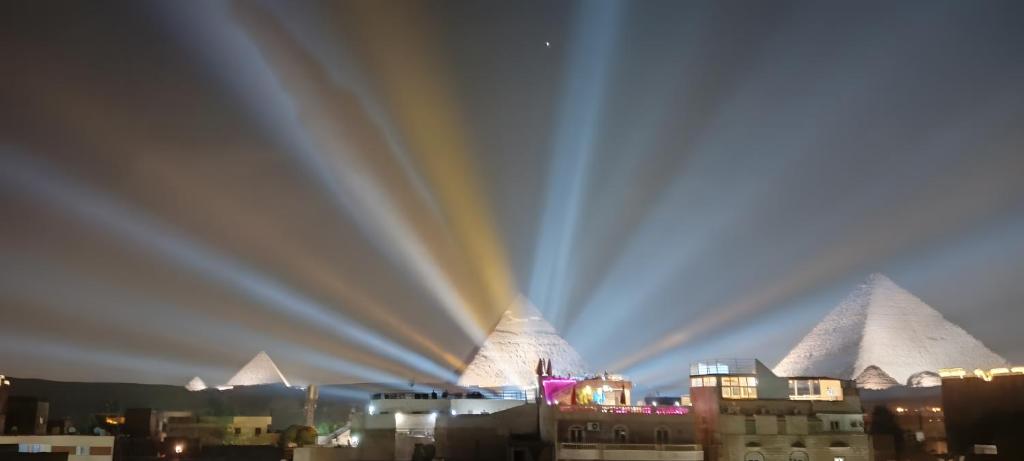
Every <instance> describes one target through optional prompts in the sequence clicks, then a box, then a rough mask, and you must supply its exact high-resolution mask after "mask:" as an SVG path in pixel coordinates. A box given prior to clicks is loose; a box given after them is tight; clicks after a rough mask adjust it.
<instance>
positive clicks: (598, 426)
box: [587, 421, 601, 432]
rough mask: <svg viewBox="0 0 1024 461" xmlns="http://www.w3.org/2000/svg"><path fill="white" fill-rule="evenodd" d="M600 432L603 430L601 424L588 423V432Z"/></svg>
mask: <svg viewBox="0 0 1024 461" xmlns="http://www.w3.org/2000/svg"><path fill="white" fill-rule="evenodd" d="M600 430H601V423H599V422H596V421H588V422H587V431H590V432H599V431H600Z"/></svg>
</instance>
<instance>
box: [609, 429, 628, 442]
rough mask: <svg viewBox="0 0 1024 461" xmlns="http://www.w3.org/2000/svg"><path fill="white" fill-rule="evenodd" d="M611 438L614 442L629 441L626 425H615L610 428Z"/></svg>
mask: <svg viewBox="0 0 1024 461" xmlns="http://www.w3.org/2000/svg"><path fill="white" fill-rule="evenodd" d="M612 439H614V440H615V443H626V442H627V441H629V430H628V429H626V426H615V429H612Z"/></svg>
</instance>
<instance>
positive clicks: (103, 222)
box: [0, 151, 455, 381]
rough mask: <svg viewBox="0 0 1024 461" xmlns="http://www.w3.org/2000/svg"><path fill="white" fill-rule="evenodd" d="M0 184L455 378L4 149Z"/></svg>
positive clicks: (272, 305) (262, 300) (279, 308)
mask: <svg viewBox="0 0 1024 461" xmlns="http://www.w3.org/2000/svg"><path fill="white" fill-rule="evenodd" d="M0 161H2V164H3V168H0V183H6V184H8V185H10V186H13V187H14V188H15V191H16V192H21V193H26V192H27V193H28V194H30V195H31V196H32V197H33V198H36V199H41V200H44V201H46V202H47V203H49V204H50V205H52V206H55V207H57V208H59V209H62V210H65V211H68V212H70V213H72V214H73V215H75V216H77V217H79V218H80V219H83V220H85V221H87V222H89V223H90V224H92V225H94V226H97V227H99V228H101V229H105V230H107V231H110V232H113V233H115V234H117V235H118V236H121V237H122V238H125V239H127V240H129V241H131V242H132V243H134V244H136V245H138V246H139V247H141V248H143V249H146V250H148V251H152V252H154V253H156V254H158V255H160V256H162V257H164V258H166V259H167V260H169V261H172V262H174V263H177V264H179V265H182V266H185V267H187V268H189V269H192V270H195V271H197V272H199V273H201V274H204V275H206V276H207V277H209V278H211V279H213V280H216V281H218V282H221V283H224V284H226V285H228V286H231V287H233V288H235V289H238V290H239V291H240V292H241V293H242V294H245V295H247V296H248V297H250V298H252V299H254V300H255V301H257V302H259V304H260V305H262V306H265V307H267V308H269V309H271V310H273V311H276V312H280V313H282V314H287V315H298V316H300V317H301V318H302V319H303V320H304V321H306V322H307V323H308V324H310V325H313V326H317V327H319V328H326V329H328V330H329V331H331V332H333V333H334V334H337V335H339V336H340V337H341V338H344V339H347V340H349V341H351V342H353V343H355V344H357V345H358V346H360V347H364V348H366V349H368V350H372V351H375V352H378V353H380V354H381V355H383V356H386V357H389V358H391V359H394V360H397V361H399V362H401V363H404V364H407V365H408V366H410V367H411V368H413V369H416V370H419V371H421V372H424V373H427V374H429V375H431V376H436V377H440V378H442V379H445V380H451V381H453V380H454V379H455V376H454V373H452V372H451V371H449V370H447V369H445V368H444V367H440V366H438V365H437V364H435V363H434V362H433V361H431V360H429V359H427V358H426V357H423V356H422V355H420V354H418V353H416V352H413V351H410V350H407V349H405V348H403V347H401V346H399V345H397V344H395V343H393V342H392V341H389V340H388V339H386V338H384V337H382V336H380V335H378V334H376V333H374V332H372V331H370V330H369V329H366V328H365V327H363V326H361V325H359V324H358V323H356V322H355V321H353V320H352V319H350V318H348V317H347V316H345V315H343V314H341V313H340V312H337V311H335V310H332V309H330V308H328V307H326V306H323V305H321V304H319V303H318V302H316V301H314V300H312V299H309V298H307V297H305V296H304V295H302V294H301V293H297V292H295V291H293V290H291V289H290V288H288V287H286V286H284V285H282V284H281V283H279V282H278V281H276V280H274V279H271V278H270V277H268V276H266V275H264V274H261V273H259V272H257V271H255V270H253V269H251V268H249V267H246V266H245V265H243V264H242V263H240V262H238V261H235V260H233V259H231V258H229V257H228V256H226V255H222V254H219V253H218V252H216V251H214V250H213V249H212V248H206V247H203V246H202V245H200V244H199V243H198V242H194V241H191V240H189V239H188V238H186V237H184V236H183V235H181V234H179V233H177V232H175V231H174V230H172V229H170V228H167V227H165V226H163V225H161V224H160V223H158V222H157V221H155V220H153V219H152V218H149V217H147V216H146V215H145V214H143V213H141V212H140V211H138V210H132V209H130V208H127V207H126V206H123V205H121V204H119V203H117V202H115V201H114V200H112V199H110V198H108V197H105V196H103V195H102V194H100V193H98V192H96V191H93V190H91V189H89V188H88V187H86V186H85V185H83V184H78V183H76V182H74V181H72V180H70V179H69V178H65V177H62V176H61V175H59V174H57V173H56V172H55V171H52V170H49V169H48V168H46V167H45V166H43V165H40V164H38V163H35V162H32V161H30V160H29V159H27V158H25V157H23V156H20V155H16V154H14V153H13V152H10V151H8V152H6V153H5V155H3V157H0Z"/></svg>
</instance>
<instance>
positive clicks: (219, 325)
mask: <svg viewBox="0 0 1024 461" xmlns="http://www.w3.org/2000/svg"><path fill="white" fill-rule="evenodd" d="M1021 24H1024V3H1022V2H1019V1H1005V2H1001V1H984V2H964V1H921V2H912V1H901V2H846V3H839V2H820V1H813V2H697V1H688V2H655V1H644V2H622V3H604V2H600V1H587V2H503V3H492V2H448V1H446V2H437V1H427V2H408V3H406V2H372V1H365V2H352V1H341V2H337V1H330V2H322V3H321V2H269V1H244V2H238V3H230V2H228V3H224V2H214V1H210V2H206V1H204V2H172V1H166V2H135V1H125V2H114V1H105V2H66V3H65V2H50V1H5V2H2V3H0V223H2V224H0V314H2V315H0V373H5V374H8V375H13V376H19V377H41V378H50V379H64V380H85V381H130V382H149V383H169V384H184V383H185V382H186V381H188V379H189V378H191V377H192V376H193V375H199V376H201V377H202V378H203V379H204V380H206V382H207V383H210V384H216V383H221V382H224V381H226V380H227V378H228V377H230V375H231V374H232V373H233V372H234V371H235V370H237V368H238V367H239V366H240V365H242V364H243V363H244V362H245V361H247V360H248V359H249V358H250V357H251V356H253V355H254V354H256V352H258V351H260V350H266V351H267V352H268V353H269V354H270V355H271V357H273V358H274V359H275V361H277V363H278V365H279V366H280V368H282V370H283V371H284V373H285V374H286V375H288V376H289V378H290V379H292V381H293V382H298V383H305V382H320V383H347V382H364V381H394V382H404V381H405V380H407V379H409V378H415V379H417V380H420V381H438V380H445V379H452V377H453V376H454V373H453V370H456V369H458V368H459V367H461V366H463V365H464V362H465V361H466V360H467V359H468V358H469V357H470V355H471V353H472V352H473V350H474V347H476V346H477V345H478V344H479V342H480V341H482V339H483V338H484V337H485V336H486V332H487V331H488V330H489V329H490V328H491V327H492V326H493V325H494V323H495V322H497V320H498V319H499V317H500V316H501V313H502V312H503V311H504V310H505V309H506V308H508V307H509V304H510V303H511V302H512V300H513V299H515V297H516V295H517V293H522V294H524V295H525V296H526V297H527V298H528V299H530V300H531V301H532V302H533V303H534V304H535V305H536V306H537V307H538V308H539V309H540V310H541V311H542V312H544V314H545V316H546V317H547V318H548V319H549V320H550V321H551V322H552V323H553V324H554V325H555V326H556V327H557V328H558V329H559V331H561V332H562V333H563V336H564V337H565V338H566V339H567V340H568V341H569V342H570V343H572V344H573V345H574V346H575V347H576V348H577V349H578V350H579V352H580V353H581V354H582V355H583V356H584V357H585V358H586V359H587V360H588V361H589V362H590V364H591V365H592V367H593V368H594V369H595V370H597V371H600V370H604V369H609V370H610V371H617V372H623V373H625V374H627V375H630V376H632V377H633V378H634V379H636V380H637V381H638V384H639V385H640V386H642V387H644V388H647V389H673V388H677V387H681V386H680V383H681V382H682V381H683V380H684V379H685V377H686V376H685V375H686V370H687V364H688V363H689V362H690V361H691V360H696V359H699V358H709V357H757V358H760V359H762V360H763V361H764V362H766V363H768V364H769V365H773V364H774V363H775V362H776V361H777V360H778V359H780V358H781V357H782V356H783V355H784V354H785V353H786V352H787V351H788V349H789V348H791V347H792V346H793V345H795V344H796V343H797V342H798V341H799V340H800V338H802V337H803V335H804V334H805V333H806V332H807V331H808V330H809V329H810V328H811V327H812V326H813V325H814V324H815V323H816V322H818V321H819V320H820V319H821V318H822V317H824V315H825V314H826V313H827V312H828V311H829V310H830V309H832V308H833V307H834V306H835V305H836V304H838V303H839V302H840V301H841V300H842V299H843V297H844V296H846V294H848V293H849V292H851V291H852V290H853V289H854V288H855V287H856V285H857V284H858V283H860V282H861V281H863V280H864V278H865V277H866V276H867V275H868V274H870V273H873V272H881V273H884V274H886V275H888V276H889V277H891V278H892V279H893V280H894V281H895V282H896V283H898V284H900V285H901V286H903V287H904V288H906V289H908V290H909V291H911V292H912V293H914V294H916V295H917V296H919V297H920V298H921V299H923V300H924V301H925V302H926V303H928V304H929V305H931V306H932V307H934V308H936V309H937V310H939V311H940V312H942V313H943V315H945V316H946V317H947V318H948V319H950V320H951V321H953V322H954V323H956V324H958V325H960V326H962V327H963V328H964V329H966V330H967V331H968V332H969V333H971V334H972V335H974V336H975V337H977V338H979V339H980V340H981V341H982V342H984V343H985V344H986V345H987V346H989V347H990V348H991V349H993V350H994V351H995V352H997V353H999V354H1001V355H1003V356H1004V357H1006V358H1007V359H1009V360H1010V361H1011V362H1016V363H1024V340H1022V339H1021V336H1020V332H1019V325H1021V324H1022V323H1024V302H1022V301H1021V300H1022V299H1024V27H1021ZM950 365H951V366H955V365H956V364H950Z"/></svg>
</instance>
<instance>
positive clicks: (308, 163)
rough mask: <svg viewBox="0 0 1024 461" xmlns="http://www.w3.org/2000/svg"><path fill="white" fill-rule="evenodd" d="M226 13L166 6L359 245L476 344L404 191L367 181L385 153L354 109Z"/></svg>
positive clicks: (247, 10)
mask: <svg viewBox="0 0 1024 461" xmlns="http://www.w3.org/2000/svg"><path fill="white" fill-rule="evenodd" d="M234 6H235V7H236V8H235V11H233V12H232V11H229V10H230V9H231V7H230V6H229V5H228V4H227V3H211V4H209V5H204V6H201V7H195V8H193V7H187V8H175V9H174V11H173V13H175V15H176V16H177V19H178V20H179V21H180V22H181V23H183V24H188V25H189V26H188V27H187V29H188V30H189V31H192V32H196V34H193V35H191V36H190V37H186V40H189V41H193V42H194V43H195V47H196V48H197V49H199V50H202V54H203V55H204V56H205V57H206V60H207V61H209V62H215V63H218V67H219V68H221V69H223V70H224V72H225V79H226V80H230V81H231V82H232V84H234V85H238V86H240V87H241V88H237V89H235V91H237V92H238V93H239V94H240V95H242V97H243V98H244V99H245V100H246V101H248V102H249V103H250V104H251V105H252V106H253V115H254V116H256V117H257V119H259V120H260V121H261V124H262V125H263V126H264V127H265V128H266V129H267V131H268V133H270V134H271V135H272V136H273V137H274V138H275V139H277V140H278V142H280V143H282V144H283V146H284V149H285V151H286V152H287V153H289V154H290V155H293V156H294V157H295V158H297V159H298V160H299V161H300V162H301V164H302V165H303V167H304V168H305V169H306V170H307V171H309V172H310V173H312V174H313V177H314V178H315V179H316V180H317V183H318V184H319V185H321V186H322V187H324V188H325V189H326V190H327V192H328V195H329V197H330V198H331V199H332V200H334V203H335V204H336V205H337V206H338V207H339V208H340V209H341V210H342V211H343V212H344V213H345V214H346V215H348V216H351V217H352V218H354V222H355V223H356V224H357V225H358V226H359V228H360V230H361V231H362V232H363V233H364V235H366V237H367V238H368V240H369V241H370V242H372V243H373V244H374V246H375V247H376V248H378V249H379V250H380V251H382V252H383V253H384V254H385V255H387V256H388V257H389V258H390V259H391V260H393V261H395V262H398V263H399V264H400V266H401V267H403V268H405V269H407V270H410V271H411V273H412V274H413V275H415V276H416V277H417V281H418V282H419V283H420V284H421V285H422V286H424V287H425V288H427V290H428V292H429V293H430V294H431V295H432V296H433V297H434V299H435V301H436V302H437V303H438V305H440V306H441V307H442V308H444V309H445V310H446V312H448V314H449V315H450V316H451V318H452V320H453V321H454V322H455V323H456V324H457V325H458V326H459V327H460V328H461V329H462V331H463V332H464V333H465V334H466V335H467V336H468V337H470V338H471V339H473V340H474V341H477V342H479V341H482V340H483V337H484V331H483V328H482V326H481V324H480V322H479V320H478V319H477V316H476V315H475V312H474V311H473V309H471V308H470V306H469V304H468V303H467V302H466V300H465V299H464V297H463V295H462V293H460V291H459V290H458V288H457V287H456V286H455V285H454V283H453V281H452V280H450V279H449V277H448V275H447V274H445V272H444V269H443V266H442V265H441V264H438V262H437V260H436V258H435V256H434V254H433V252H432V251H431V249H430V248H429V247H428V245H427V242H425V241H424V240H423V239H422V238H420V236H419V235H417V233H416V232H415V231H414V229H415V227H414V225H413V224H412V223H411V222H410V221H409V220H408V219H407V218H406V217H404V216H403V215H402V211H403V209H404V210H405V211H406V212H409V210H410V207H409V206H405V207H404V208H403V206H402V202H401V201H400V200H399V199H397V198H396V197H395V196H394V194H393V192H392V191H393V190H394V189H395V188H396V187H397V188H399V189H400V188H402V187H405V183H400V184H393V185H394V186H396V187H391V188H385V187H384V186H383V185H382V184H380V183H379V181H378V180H377V179H375V178H374V171H373V169H372V168H371V165H370V164H369V163H367V162H368V161H375V162H379V161H380V160H381V158H380V157H381V156H382V154H384V151H388V153H392V154H393V152H390V149H388V148H387V147H388V143H387V142H385V141H381V140H380V139H379V138H380V133H379V131H378V130H377V129H376V128H375V127H374V126H373V122H372V120H371V119H370V117H368V116H367V114H366V113H365V111H364V109H363V107H362V104H361V103H360V102H359V101H358V99H357V98H356V97H355V96H354V95H353V94H352V93H351V92H348V91H346V90H343V89H341V88H338V87H336V86H335V85H334V84H333V83H332V82H331V81H330V78H329V76H328V75H327V73H326V71H325V69H323V67H322V66H321V65H319V64H318V63H316V62H315V60H314V59H313V58H312V57H311V56H309V55H308V53H307V52H305V50H303V49H302V48H301V46H300V45H298V44H297V43H295V42H294V40H293V39H292V38H291V37H290V36H289V35H288V33H287V31H284V30H282V28H281V26H280V25H279V24H277V22H276V21H275V20H274V19H273V18H271V17H269V16H268V14H267V13H266V12H265V11H263V10H262V9H261V8H260V7H258V6H255V5H248V4H235V5H234ZM192 19H196V20H197V21H191V20H192ZM225 24H227V25H228V26H227V27H225ZM190 33H191V32H190ZM198 36H202V37H206V39H199V37H198ZM211 43H212V44H215V45H216V46H209V44H211ZM353 117H354V118H353ZM368 142H369V143H370V147H369V150H368V149H367V143H368ZM382 147H383V148H382ZM375 156H377V158H375Z"/></svg>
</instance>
